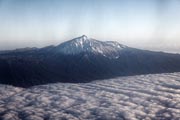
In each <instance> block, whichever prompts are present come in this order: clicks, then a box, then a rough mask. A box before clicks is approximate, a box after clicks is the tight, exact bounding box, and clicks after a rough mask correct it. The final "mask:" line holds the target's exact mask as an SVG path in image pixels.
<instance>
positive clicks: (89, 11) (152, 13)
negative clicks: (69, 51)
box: [0, 0, 180, 53]
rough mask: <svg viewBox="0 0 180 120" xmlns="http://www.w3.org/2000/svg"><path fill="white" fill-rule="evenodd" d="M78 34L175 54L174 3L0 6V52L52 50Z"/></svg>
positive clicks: (71, 1) (19, 0)
mask: <svg viewBox="0 0 180 120" xmlns="http://www.w3.org/2000/svg"><path fill="white" fill-rule="evenodd" d="M82 34H86V35H87V36H88V37H91V38H96V39H100V40H115V41H118V42H120V43H122V44H126V45H129V46H131V47H138V48H143V49H150V50H163V51H169V52H179V53H180V0H0V49H15V48H21V47H43V46H46V45H51V44H55V45H56V44H59V43H61V42H63V41H65V40H69V39H71V38H74V37H77V36H80V35H82Z"/></svg>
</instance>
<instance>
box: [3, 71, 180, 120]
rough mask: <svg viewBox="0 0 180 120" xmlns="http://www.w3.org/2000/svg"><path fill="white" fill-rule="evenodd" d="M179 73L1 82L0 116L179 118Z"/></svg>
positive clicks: (30, 119)
mask: <svg viewBox="0 0 180 120" xmlns="http://www.w3.org/2000/svg"><path fill="white" fill-rule="evenodd" d="M179 78H180V73H171V74H154V75H140V76H131V77H119V78H115V79H108V80H103V81H94V82H91V83H83V84H68V83H58V84H49V85H42V86H34V87H32V88H29V89H22V88H16V87H11V86H3V85H1V86H0V89H1V90H0V91H1V92H0V119H2V120H21V119H23V120H59V119H68V120H69V119H73V120H79V119H91V120H92V119H96V120H97V119H102V120H110V119H111V120H124V119H127V120H139V119H146V120H150V119H162V120H165V119H174V120H178V119H179V118H180V101H179V100H180V79H179ZM3 91H4V92H3Z"/></svg>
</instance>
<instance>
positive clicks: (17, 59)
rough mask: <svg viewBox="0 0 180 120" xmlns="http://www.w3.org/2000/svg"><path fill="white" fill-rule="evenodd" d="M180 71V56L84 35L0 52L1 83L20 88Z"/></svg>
mask: <svg viewBox="0 0 180 120" xmlns="http://www.w3.org/2000/svg"><path fill="white" fill-rule="evenodd" d="M167 72H180V55H179V54H169V53H163V52H153V51H147V50H140V49H135V48H131V47H127V46H125V45H121V44H119V43H118V42H114V41H99V40H96V39H93V38H89V37H87V36H85V35H83V36H81V37H77V38H74V39H72V40H69V41H67V42H64V43H61V44H60V45H57V46H47V47H44V48H40V49H38V48H36V49H23V50H14V51H5V52H0V83H2V84H10V85H15V86H20V87H30V86H33V85H39V84H47V83H56V82H69V83H72V82H73V83H82V82H90V81H93V80H97V79H107V78H112V77H118V76H129V75H138V74H152V73H167Z"/></svg>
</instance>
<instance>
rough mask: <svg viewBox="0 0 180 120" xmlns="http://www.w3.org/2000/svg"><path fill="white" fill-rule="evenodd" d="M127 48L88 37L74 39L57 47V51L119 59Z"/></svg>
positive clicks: (112, 42) (113, 42)
mask: <svg viewBox="0 0 180 120" xmlns="http://www.w3.org/2000/svg"><path fill="white" fill-rule="evenodd" d="M126 47H127V46H125V45H121V44H119V43H118V42H115V41H105V42H102V41H98V40H95V39H92V38H88V37H87V36H86V35H82V36H81V37H77V38H74V39H72V40H70V41H67V42H64V43H62V44H60V45H59V46H57V50H58V51H59V52H61V53H63V54H68V55H74V54H79V53H86V52H88V53H94V54H101V55H103V56H105V57H109V58H118V57H119V52H120V51H121V50H122V49H124V48H126Z"/></svg>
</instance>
